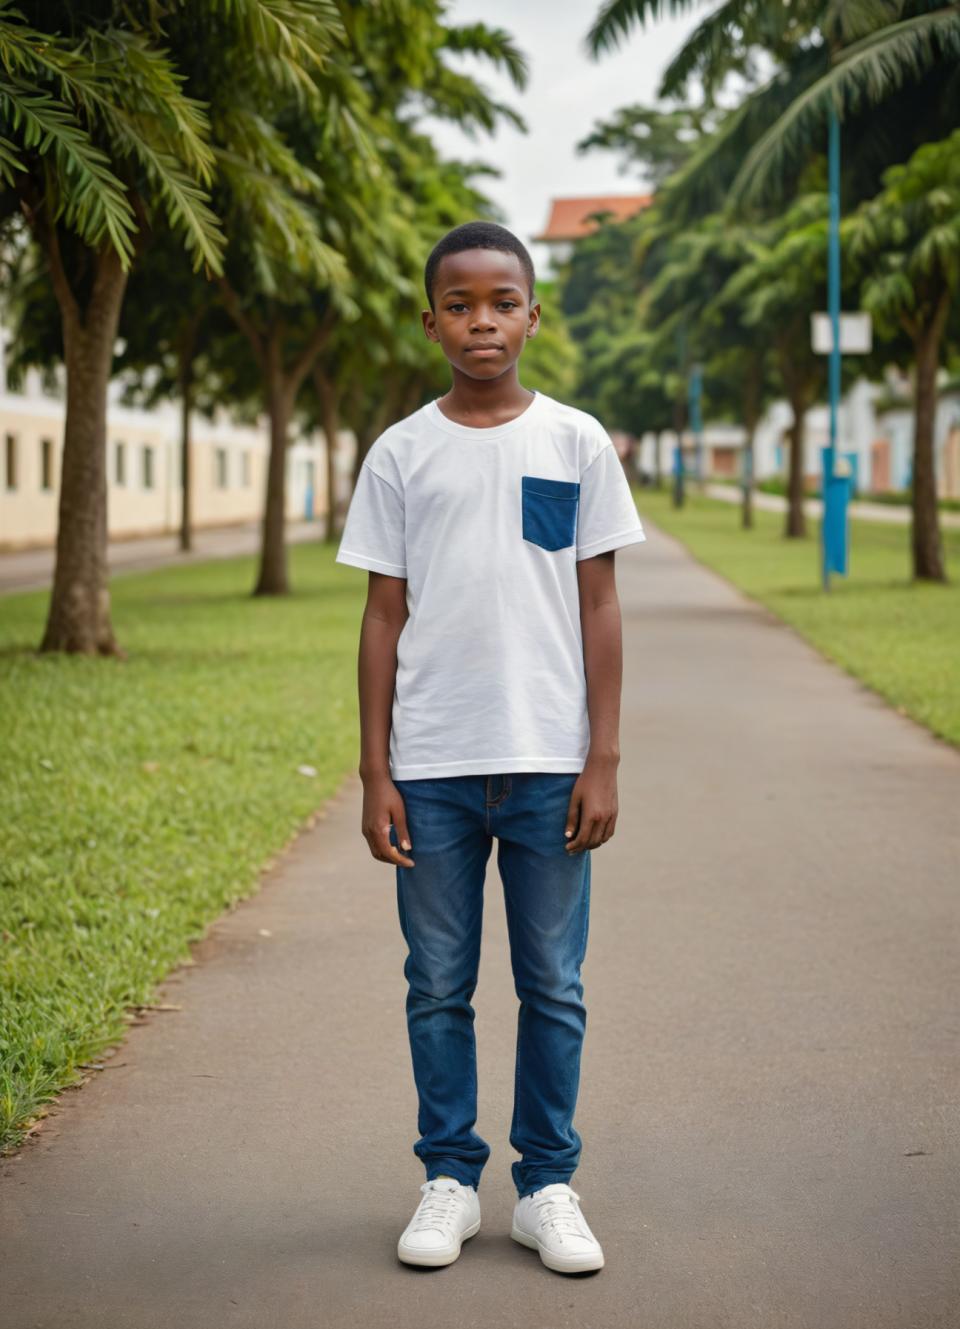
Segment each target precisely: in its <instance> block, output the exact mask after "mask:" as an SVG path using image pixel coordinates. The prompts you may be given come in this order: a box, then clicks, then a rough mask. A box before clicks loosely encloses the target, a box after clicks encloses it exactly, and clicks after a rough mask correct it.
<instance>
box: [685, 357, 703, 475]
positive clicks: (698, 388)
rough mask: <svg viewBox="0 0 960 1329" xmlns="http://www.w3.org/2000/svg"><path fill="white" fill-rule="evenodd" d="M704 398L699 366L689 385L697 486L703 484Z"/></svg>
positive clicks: (692, 373) (691, 370) (692, 372)
mask: <svg viewBox="0 0 960 1329" xmlns="http://www.w3.org/2000/svg"><path fill="white" fill-rule="evenodd" d="M702 396H703V370H702V369H701V367H700V366H699V365H693V366H692V367H691V369H690V382H689V385H688V403H689V411H690V429H691V432H692V433H693V441H694V446H695V449H696V453H695V455H696V469H697V484H698V485H701V486H702V484H703V416H702V413H701V409H700V403H701V398H702Z"/></svg>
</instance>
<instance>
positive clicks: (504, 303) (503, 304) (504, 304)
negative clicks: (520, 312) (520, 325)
mask: <svg viewBox="0 0 960 1329" xmlns="http://www.w3.org/2000/svg"><path fill="white" fill-rule="evenodd" d="M516 307H517V302H516V300H501V301H500V308H501V309H504V308H506V309H516Z"/></svg>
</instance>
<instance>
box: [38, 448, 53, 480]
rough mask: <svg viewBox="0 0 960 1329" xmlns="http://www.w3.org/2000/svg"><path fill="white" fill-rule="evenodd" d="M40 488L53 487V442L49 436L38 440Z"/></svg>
mask: <svg viewBox="0 0 960 1329" xmlns="http://www.w3.org/2000/svg"><path fill="white" fill-rule="evenodd" d="M40 488H41V489H43V490H51V489H52V488H53V443H52V442H51V441H50V439H49V438H42V439H41V440H40Z"/></svg>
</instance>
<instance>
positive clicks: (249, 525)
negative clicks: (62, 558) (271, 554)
mask: <svg viewBox="0 0 960 1329" xmlns="http://www.w3.org/2000/svg"><path fill="white" fill-rule="evenodd" d="M286 534H287V541H288V543H296V542H298V541H301V540H320V539H322V538H323V527H322V525H321V523H320V522H317V521H313V522H309V521H288V522H287V528H286ZM178 540H179V537H178V536H177V535H148V536H143V537H138V538H137V539H135V540H112V541H111V542H110V545H109V546H108V548H107V561H108V563H109V565H110V573H111V576H114V577H117V576H121V575H122V574H123V573H125V572H142V571H144V570H145V569H146V568H159V567H164V566H166V565H167V564H170V563H204V562H208V561H209V560H210V559H212V558H235V557H236V555H237V554H252V553H253V552H254V551H255V550H257V549H259V547H260V525H259V523H258V522H245V523H243V524H242V525H238V526H220V527H210V528H206V529H203V530H199V531H197V532H196V533H195V535H194V548H193V549H192V550H191V551H190V553H188V554H185V553H183V552H182V551H181V549H180V547H179V544H178ZM54 557H55V555H54V551H53V549H18V550H14V551H12V552H9V551H8V552H2V553H0V595H7V594H11V593H12V592H14V591H42V590H45V589H46V588H47V587H48V586H50V585H51V583H52V581H53V567H54Z"/></svg>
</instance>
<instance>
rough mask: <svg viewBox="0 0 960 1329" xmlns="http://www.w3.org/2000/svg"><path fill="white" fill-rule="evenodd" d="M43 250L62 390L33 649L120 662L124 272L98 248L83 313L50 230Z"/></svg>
mask: <svg viewBox="0 0 960 1329" xmlns="http://www.w3.org/2000/svg"><path fill="white" fill-rule="evenodd" d="M45 248H46V250H47V254H48V257H49V259H50V264H51V270H52V278H53V285H54V289H55V292H56V295H57V301H58V304H59V306H60V313H61V318H62V325H63V344H64V358H65V362H66V371H67V387H66V420H65V424H64V434H63V454H62V461H61V475H60V502H59V519H58V526H57V553H56V568H55V571H54V576H53V590H52V593H51V596H50V606H49V610H48V613H47V623H46V628H45V630H44V634H43V640H42V642H41V645H40V650H41V651H68V652H73V653H80V654H85V655H95V654H99V655H114V656H119V657H121V658H123V657H124V652H123V651H122V650H121V649H120V647H119V646H118V645H117V642H116V640H115V638H114V635H113V625H112V623H111V619H110V588H109V583H108V570H107V389H108V386H109V383H110V368H111V365H112V363H113V347H114V342H115V340H116V336H117V327H118V324H119V321H120V308H121V305H122V303H123V294H124V291H125V290H126V285H127V274H126V273H125V272H124V271H123V268H122V267H121V264H120V259H119V258H118V257H117V254H116V252H115V251H114V250H112V249H108V250H104V251H102V252H101V253H100V254H99V255H98V256H97V259H96V276H95V278H94V283H93V290H92V292H91V295H90V299H89V302H88V304H87V307H86V310H85V311H83V310H81V308H80V306H79V305H78V303H77V301H76V298H75V297H74V295H73V293H72V291H71V290H70V288H69V284H68V282H67V279H66V275H65V273H64V272H63V269H62V267H61V260H60V253H59V247H58V243H57V238H56V231H55V229H52V228H51V230H50V231H49V232H47V233H46V243H45Z"/></svg>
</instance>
